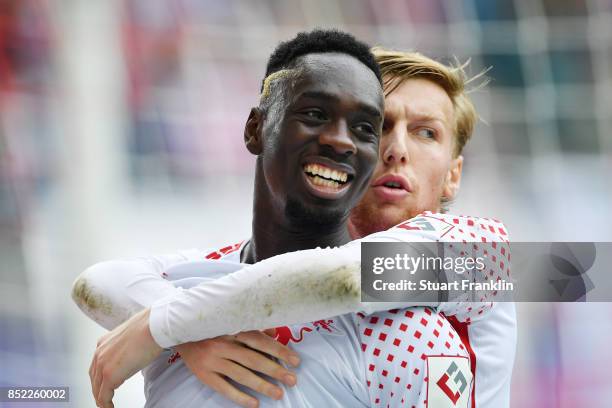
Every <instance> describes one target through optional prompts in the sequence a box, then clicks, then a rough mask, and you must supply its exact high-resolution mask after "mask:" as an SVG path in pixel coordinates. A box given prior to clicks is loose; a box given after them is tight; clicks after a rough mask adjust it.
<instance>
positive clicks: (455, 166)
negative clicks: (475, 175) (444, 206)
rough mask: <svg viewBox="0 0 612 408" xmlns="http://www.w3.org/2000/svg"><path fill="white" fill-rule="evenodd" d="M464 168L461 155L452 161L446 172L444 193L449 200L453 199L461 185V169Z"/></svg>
mask: <svg viewBox="0 0 612 408" xmlns="http://www.w3.org/2000/svg"><path fill="white" fill-rule="evenodd" d="M462 170H463V156H461V155H459V156H457V157H455V158H454V159H453V160H452V161H451V165H450V168H449V169H448V172H447V173H446V180H445V181H444V188H443V190H442V195H443V197H445V198H446V199H447V200H453V199H454V198H455V196H456V195H457V193H458V192H459V187H461V171H462Z"/></svg>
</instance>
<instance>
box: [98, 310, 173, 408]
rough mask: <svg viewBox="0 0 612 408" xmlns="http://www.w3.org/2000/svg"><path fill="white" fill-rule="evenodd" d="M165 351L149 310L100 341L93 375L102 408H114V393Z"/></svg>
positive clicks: (138, 314)
mask: <svg viewBox="0 0 612 408" xmlns="http://www.w3.org/2000/svg"><path fill="white" fill-rule="evenodd" d="M161 352H162V348H161V347H159V345H158V344H157V343H156V342H155V340H153V337H152V336H151V331H150V330H149V309H145V310H143V311H142V312H139V313H137V314H135V315H134V316H132V317H131V318H130V319H129V320H127V321H126V322H125V323H123V324H122V325H120V326H118V327H117V328H115V329H114V330H112V331H110V332H109V333H107V334H105V335H104V336H102V337H101V338H100V340H98V346H97V348H96V352H95V353H94V357H93V360H92V362H91V366H90V367H89V378H90V380H91V389H92V391H93V396H94V398H95V400H96V405H97V406H98V407H100V408H113V407H114V405H113V395H114V394H115V389H117V388H118V387H119V386H120V385H121V384H123V382H124V381H125V380H127V379H128V378H130V377H131V376H132V375H134V374H135V373H137V372H138V371H140V370H142V369H143V368H144V367H146V366H147V365H149V364H150V363H151V362H152V361H153V360H155V358H156V357H157V356H159V355H160V354H161Z"/></svg>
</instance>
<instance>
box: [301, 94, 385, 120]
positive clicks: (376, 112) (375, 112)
mask: <svg viewBox="0 0 612 408" xmlns="http://www.w3.org/2000/svg"><path fill="white" fill-rule="evenodd" d="M299 98H312V99H324V100H327V101H330V102H340V98H339V97H338V95H334V94H330V93H328V92H323V91H306V92H303V93H301V94H300V95H299ZM358 105H359V109H360V110H362V111H365V112H366V113H367V114H369V115H371V116H376V117H377V118H381V119H382V112H381V111H380V109H378V108H376V107H375V106H372V105H368V104H366V103H361V102H359V103H358Z"/></svg>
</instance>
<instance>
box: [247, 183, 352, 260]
mask: <svg viewBox="0 0 612 408" xmlns="http://www.w3.org/2000/svg"><path fill="white" fill-rule="evenodd" d="M264 201H265V200H258V197H257V194H256V196H255V202H254V207H253V230H252V236H251V240H250V242H249V243H248V245H247V246H246V247H245V248H244V250H243V252H242V255H241V261H242V262H244V263H255V262H259V261H261V260H263V259H267V258H270V257H272V256H275V255H280V254H284V253H286V252H293V251H300V250H303V249H313V248H317V247H322V248H326V247H337V246H340V245H344V244H346V243H348V242H349V241H351V237H350V235H349V231H348V227H347V220H346V219H343V220H338V222H337V223H335V224H333V225H328V226H325V227H320V226H311V227H308V226H306V227H303V226H302V227H297V226H293V225H292V224H291V222H290V221H289V220H288V219H287V218H286V216H285V215H284V214H279V211H274V210H272V207H271V206H270V205H268V204H267V203H264Z"/></svg>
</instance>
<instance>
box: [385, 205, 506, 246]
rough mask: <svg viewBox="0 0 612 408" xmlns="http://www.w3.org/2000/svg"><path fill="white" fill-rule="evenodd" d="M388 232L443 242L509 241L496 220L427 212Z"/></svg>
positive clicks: (500, 223) (504, 229) (502, 225)
mask: <svg viewBox="0 0 612 408" xmlns="http://www.w3.org/2000/svg"><path fill="white" fill-rule="evenodd" d="M389 231H390V232H393V233H397V234H402V233H404V234H405V233H413V234H421V235H432V236H435V237H436V238H437V239H438V240H444V241H462V240H465V241H468V242H471V241H482V242H486V241H503V242H507V241H508V240H509V236H508V229H507V227H506V226H505V225H504V223H503V222H501V221H499V220H497V219H494V218H485V217H476V216H473V215H457V214H450V213H445V214H442V213H434V212H429V211H426V212H424V213H421V214H419V215H417V216H416V217H414V218H411V219H409V220H406V221H403V222H401V223H399V224H398V225H396V226H394V227H392V228H391V229H390V230H389Z"/></svg>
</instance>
